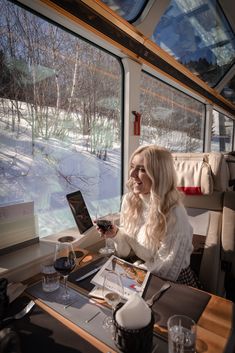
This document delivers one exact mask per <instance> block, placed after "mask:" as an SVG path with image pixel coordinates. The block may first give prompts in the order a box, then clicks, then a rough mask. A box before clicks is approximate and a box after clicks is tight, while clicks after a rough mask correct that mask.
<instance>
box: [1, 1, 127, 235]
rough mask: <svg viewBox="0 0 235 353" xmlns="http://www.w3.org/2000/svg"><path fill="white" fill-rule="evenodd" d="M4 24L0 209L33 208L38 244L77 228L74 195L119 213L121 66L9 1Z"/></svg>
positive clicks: (3, 10)
mask: <svg viewBox="0 0 235 353" xmlns="http://www.w3.org/2000/svg"><path fill="white" fill-rule="evenodd" d="M0 24H1V37H0V70H1V75H0V126H1V133H0V143H1V160H0V170H1V174H0V184H1V196H0V205H1V206H2V205H6V204H16V203H22V202H29V201H33V202H34V212H35V213H36V215H37V217H38V222H39V233H40V236H44V235H48V234H51V233H56V232H58V231H60V230H63V229H66V228H71V227H72V226H75V222H74V220H73V216H72V213H71V212H70V209H69V206H68V204H67V201H66V198H65V195H66V194H67V193H70V192H72V191H75V190H78V189H80V190H81V191H82V193H83V196H84V198H85V200H86V202H87V205H88V209H89V211H90V213H91V214H92V213H93V215H94V214H95V211H94V208H95V207H96V204H95V203H96V202H97V201H98V200H99V201H100V203H102V202H103V206H104V207H105V206H106V204H107V205H108V206H109V205H110V204H111V203H112V202H114V203H115V201H116V200H118V207H117V209H119V199H120V193H121V177H120V174H121V171H120V145H121V142H120V141H121V136H120V135H121V134H120V122H121V118H120V111H121V108H120V107H121V87H122V71H121V66H120V63H119V62H118V61H117V59H116V58H115V57H113V56H111V55H109V54H107V53H106V52H103V51H101V50H99V49H97V48H96V47H93V46H91V45H90V44H89V43H87V42H84V41H82V40H81V39H79V38H78V37H76V36H74V35H72V34H71V33H68V32H67V31H65V30H62V29H61V28H59V27H57V26H54V25H52V24H50V23H48V22H46V21H45V20H42V19H41V18H39V17H37V16H35V15H33V14H31V13H30V12H28V11H25V10H23V9H22V8H20V7H18V6H16V5H14V4H12V3H11V2H8V1H6V0H2V1H1V4H0ZM110 185H112V187H109V186H110Z"/></svg>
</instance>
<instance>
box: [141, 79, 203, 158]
mask: <svg viewBox="0 0 235 353" xmlns="http://www.w3.org/2000/svg"><path fill="white" fill-rule="evenodd" d="M140 107H141V113H142V124H141V143H142V144H146V143H156V144H157V145H161V146H164V147H166V148H168V149H169V150H171V151H172V152H202V151H203V136H204V120H205V106H204V104H202V103H200V102H198V101H197V100H195V99H193V98H191V97H189V96H188V95H186V94H184V93H183V92H180V91H178V90H177V89H175V88H173V87H171V86H169V85H168V84H166V83H164V82H162V81H160V80H158V79H156V78H154V77H152V76H150V75H148V74H146V73H144V72H142V77H141V97H140Z"/></svg>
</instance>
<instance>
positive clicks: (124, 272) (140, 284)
mask: <svg viewBox="0 0 235 353" xmlns="http://www.w3.org/2000/svg"><path fill="white" fill-rule="evenodd" d="M107 272H111V273H112V272H115V273H118V274H119V275H120V277H121V281H122V284H123V288H124V293H123V299H126V300H127V299H128V298H129V297H130V296H131V295H132V294H134V293H138V294H139V295H140V296H142V294H143V292H144V289H145V286H146V283H147V280H148V278H149V275H150V272H149V271H147V270H145V269H142V268H140V267H138V266H135V265H133V264H131V263H129V262H127V261H125V260H123V259H120V258H119V257H117V256H115V255H113V256H111V257H110V258H109V259H108V260H107V262H106V263H105V264H104V265H103V266H102V268H101V269H100V270H99V272H98V273H97V274H96V275H95V276H94V277H93V279H92V280H91V282H92V283H93V284H95V288H93V289H92V291H91V292H90V293H89V295H90V296H93V297H98V298H102V290H101V288H102V286H103V282H104V276H105V274H106V273H107ZM111 286H112V283H110V287H109V288H108V289H112V288H111Z"/></svg>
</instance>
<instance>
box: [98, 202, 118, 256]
mask: <svg viewBox="0 0 235 353" xmlns="http://www.w3.org/2000/svg"><path fill="white" fill-rule="evenodd" d="M113 223H114V216H113V213H112V212H110V213H109V214H108V215H107V216H101V213H100V208H99V207H98V208H97V210H96V224H97V226H98V227H99V228H101V229H102V230H103V232H104V233H103V234H104V239H105V246H104V247H103V248H100V249H99V253H100V254H102V255H111V254H113V253H114V252H115V248H114V244H113V240H112V239H109V238H107V237H106V232H107V231H109V229H111V228H112V225H113Z"/></svg>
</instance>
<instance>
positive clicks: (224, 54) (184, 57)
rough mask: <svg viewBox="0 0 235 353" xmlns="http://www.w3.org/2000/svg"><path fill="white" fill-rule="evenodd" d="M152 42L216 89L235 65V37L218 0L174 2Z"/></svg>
mask: <svg viewBox="0 0 235 353" xmlns="http://www.w3.org/2000/svg"><path fill="white" fill-rule="evenodd" d="M152 39H153V40H154V41H155V42H156V43H157V44H158V45H159V46H161V47H162V48H163V49H164V50H166V51H167V52H168V53H169V54H171V55H172V56H174V57H175V58H176V59H177V60H178V61H179V62H180V63H182V64H183V65H185V66H186V67H187V68H188V69H189V70H191V71H192V72H193V73H195V74H196V75H198V76H199V77H200V78H201V79H202V80H204V81H205V82H207V83H208V84H209V85H210V86H213V87H214V86H215V85H216V84H217V83H218V82H219V80H220V79H221V78H222V77H223V76H224V75H225V73H226V72H227V71H228V70H229V68H230V67H231V66H232V64H233V63H234V57H235V35H234V32H233V31H232V29H231V27H230V25H229V23H228V21H227V19H226V17H225V15H224V13H223V12H222V10H221V8H220V6H219V2H218V1H217V0H200V1H198V0H191V1H188V0H171V1H170V4H169V6H168V8H167V10H166V11H165V13H164V15H163V16H162V18H161V20H160V22H159V23H158V24H157V26H156V28H155V30H154V34H153V37H152Z"/></svg>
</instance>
